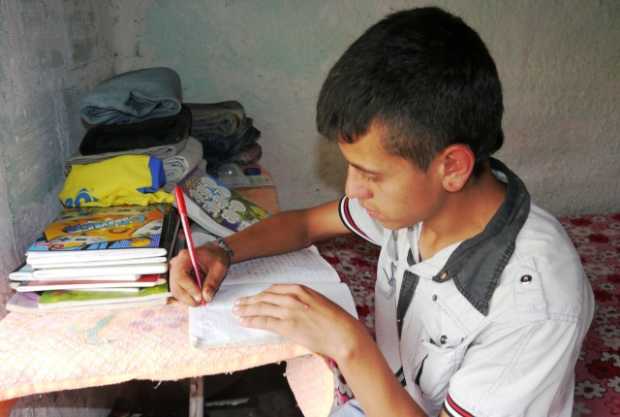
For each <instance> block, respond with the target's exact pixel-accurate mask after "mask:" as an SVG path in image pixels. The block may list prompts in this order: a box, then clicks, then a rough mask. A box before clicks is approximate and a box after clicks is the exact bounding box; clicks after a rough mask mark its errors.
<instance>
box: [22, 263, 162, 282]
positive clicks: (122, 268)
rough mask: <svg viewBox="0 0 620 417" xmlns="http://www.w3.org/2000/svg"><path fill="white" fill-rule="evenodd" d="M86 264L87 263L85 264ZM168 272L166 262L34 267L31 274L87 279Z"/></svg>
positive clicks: (64, 278) (54, 277) (34, 276)
mask: <svg viewBox="0 0 620 417" xmlns="http://www.w3.org/2000/svg"><path fill="white" fill-rule="evenodd" d="M86 265H88V264H86ZM166 272H168V263H167V262H158V263H148V264H134V265H107V266H82V267H78V268H76V267H71V268H53V269H35V270H34V272H33V274H32V276H33V278H34V279H36V280H43V279H47V280H66V279H79V278H84V279H88V278H91V277H99V278H104V279H105V278H106V277H109V278H110V279H118V278H116V277H122V276H129V275H136V276H140V275H145V274H164V273H166Z"/></svg>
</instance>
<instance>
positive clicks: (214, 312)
mask: <svg viewBox="0 0 620 417" xmlns="http://www.w3.org/2000/svg"><path fill="white" fill-rule="evenodd" d="M274 283H296V284H303V285H306V286H308V287H310V288H312V289H314V290H315V291H317V292H319V293H321V294H323V295H324V296H326V297H327V298H329V299H330V300H331V301H333V302H334V303H336V304H338V305H339V306H340V307H341V308H343V309H344V310H345V311H346V312H348V313H349V314H351V315H352V316H354V317H357V313H356V311H355V303H354V302H353V297H352V296H351V292H350V291H349V288H348V287H347V286H346V285H345V284H343V283H341V282H340V278H339V277H338V274H337V273H336V271H335V270H334V269H333V268H332V267H331V266H330V265H329V264H328V263H327V262H326V261H325V260H324V259H323V258H322V257H321V255H319V253H318V251H317V249H316V248H315V247H314V246H311V247H309V248H306V249H302V250H300V251H296V252H291V253H288V254H284V255H278V256H271V257H266V258H259V259H254V260H251V261H247V262H242V263H239V264H235V265H233V266H232V267H231V268H230V270H229V272H228V275H227V276H226V278H225V279H224V282H223V283H222V286H221V287H220V289H219V291H218V292H217V294H216V295H215V298H214V299H213V301H211V303H209V304H208V305H206V306H198V307H191V308H190V309H189V337H190V342H191V343H192V345H193V346H196V347H215V346H227V345H256V344H264V343H275V342H281V341H283V340H284V339H283V338H282V337H280V336H278V335H277V334H274V333H272V332H268V331H265V330H258V329H248V328H245V327H242V326H241V325H240V324H239V321H238V319H237V317H236V316H235V315H233V313H232V308H233V304H234V302H235V300H236V299H238V298H239V297H245V296H249V295H254V294H257V293H259V292H260V291H262V290H264V289H266V288H268V287H270V286H271V285H272V284H274Z"/></svg>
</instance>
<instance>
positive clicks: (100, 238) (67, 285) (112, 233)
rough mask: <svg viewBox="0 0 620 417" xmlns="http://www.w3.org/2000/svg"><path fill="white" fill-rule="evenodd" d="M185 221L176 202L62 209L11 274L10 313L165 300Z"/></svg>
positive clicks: (119, 305)
mask: <svg viewBox="0 0 620 417" xmlns="http://www.w3.org/2000/svg"><path fill="white" fill-rule="evenodd" d="M178 228H179V220H178V215H177V212H176V210H175V209H174V208H173V207H172V206H170V205H163V204H162V205H150V206H116V207H87V208H77V209H64V210H63V211H62V212H61V214H60V216H59V217H58V218H57V219H56V220H54V221H53V222H52V223H51V224H49V225H48V226H47V227H46V228H45V231H44V232H43V236H41V237H40V238H39V239H37V240H36V241H35V242H34V243H33V244H32V245H31V246H30V247H29V248H28V250H27V252H26V264H25V265H23V266H22V267H21V268H20V269H18V270H17V271H15V272H13V273H11V274H10V275H9V279H10V281H11V287H12V288H13V289H14V290H15V291H16V292H15V294H14V295H13V296H12V297H11V299H10V300H9V302H8V304H7V309H8V310H10V311H29V312H33V311H34V312H36V311H41V310H46V311H47V310H54V309H56V310H58V309H62V310H69V309H84V308H89V309H90V308H95V307H104V308H124V307H129V306H143V305H149V304H163V303H165V302H166V299H167V298H168V297H169V296H170V293H169V291H168V285H167V281H166V273H167V271H168V259H169V257H170V256H171V255H172V254H173V251H174V247H175V243H176V236H177V234H178Z"/></svg>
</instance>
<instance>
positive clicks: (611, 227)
mask: <svg viewBox="0 0 620 417" xmlns="http://www.w3.org/2000/svg"><path fill="white" fill-rule="evenodd" d="M560 220H561V222H562V224H563V225H564V227H565V228H566V230H567V232H568V234H569V236H570V237H571V239H572V240H573V242H574V244H575V247H576V248H577V251H578V252H579V254H580V256H581V261H582V262H583V266H584V269H585V271H586V273H587V275H588V278H589V279H590V282H591V283H592V288H593V290H594V294H595V297H596V304H597V306H596V312H595V315H594V321H593V323H592V326H591V328H590V331H589V332H588V335H587V338H586V340H585V343H584V346H583V351H582V352H581V355H580V357H579V360H578V362H577V367H576V376H577V383H576V387H575V409H574V413H573V417H580V416H592V417H606V416H620V308H619V305H618V302H619V301H620V213H616V214H608V215H587V216H574V217H565V218H562V219H560ZM318 247H319V250H320V252H321V254H322V255H323V256H324V257H325V258H326V259H327V261H328V262H329V263H330V264H331V265H333V266H334V268H336V270H337V271H338V273H339V274H340V277H341V279H342V280H343V281H344V282H346V283H347V284H348V285H349V286H350V288H351V291H352V292H353V298H354V299H355V303H356V305H357V311H358V314H359V316H360V319H361V320H362V321H363V322H364V323H365V324H366V326H367V327H368V328H369V329H370V330H371V331H372V330H373V329H374V317H373V313H374V295H373V292H374V285H375V269H376V266H377V257H378V255H379V248H378V247H376V246H373V245H371V244H369V243H367V242H366V241H364V240H361V239H359V238H357V237H354V236H350V237H345V238H338V239H332V240H329V241H326V242H323V243H321V244H319V245H318Z"/></svg>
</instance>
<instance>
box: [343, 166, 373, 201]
mask: <svg viewBox="0 0 620 417" xmlns="http://www.w3.org/2000/svg"><path fill="white" fill-rule="evenodd" d="M345 193H346V195H347V197H349V198H357V199H360V200H363V199H367V198H370V197H371V196H372V193H371V192H370V190H369V189H368V186H367V185H366V183H365V182H364V179H363V178H362V176H361V175H360V173H359V172H357V170H356V169H355V168H353V167H351V166H350V167H349V169H348V170H347V182H346V185H345Z"/></svg>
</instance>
